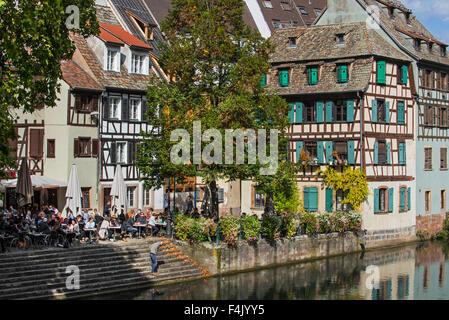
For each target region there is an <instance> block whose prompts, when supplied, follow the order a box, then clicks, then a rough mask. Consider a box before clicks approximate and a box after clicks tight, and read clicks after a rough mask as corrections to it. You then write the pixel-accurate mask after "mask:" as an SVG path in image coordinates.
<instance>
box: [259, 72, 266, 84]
mask: <svg viewBox="0 0 449 320" xmlns="http://www.w3.org/2000/svg"><path fill="white" fill-rule="evenodd" d="M266 85H267V75H266V74H265V73H262V79H261V80H260V85H259V86H260V87H265V86H266Z"/></svg>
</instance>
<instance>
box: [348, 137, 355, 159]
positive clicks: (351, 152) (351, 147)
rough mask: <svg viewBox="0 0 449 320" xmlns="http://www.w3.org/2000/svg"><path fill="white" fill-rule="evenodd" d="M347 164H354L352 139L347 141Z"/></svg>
mask: <svg viewBox="0 0 449 320" xmlns="http://www.w3.org/2000/svg"><path fill="white" fill-rule="evenodd" d="M348 164H355V152H354V141H348Z"/></svg>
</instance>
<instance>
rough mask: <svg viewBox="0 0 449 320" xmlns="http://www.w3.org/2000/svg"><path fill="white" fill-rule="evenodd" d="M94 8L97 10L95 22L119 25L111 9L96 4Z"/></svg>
mask: <svg viewBox="0 0 449 320" xmlns="http://www.w3.org/2000/svg"><path fill="white" fill-rule="evenodd" d="M95 8H96V9H97V20H98V21H99V22H103V23H107V24H113V25H116V26H119V25H120V22H119V21H118V20H117V18H116V17H115V15H114V13H113V12H112V10H111V8H109V7H107V6H101V5H98V4H96V5H95Z"/></svg>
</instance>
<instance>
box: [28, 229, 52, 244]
mask: <svg viewBox="0 0 449 320" xmlns="http://www.w3.org/2000/svg"><path fill="white" fill-rule="evenodd" d="M29 235H30V237H31V242H32V244H33V246H38V245H45V242H44V240H45V237H46V236H48V234H45V233H38V232H32V233H30V234H29Z"/></svg>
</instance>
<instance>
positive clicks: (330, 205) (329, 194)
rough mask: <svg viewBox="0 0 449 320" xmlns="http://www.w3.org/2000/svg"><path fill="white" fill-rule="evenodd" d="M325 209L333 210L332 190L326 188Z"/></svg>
mask: <svg viewBox="0 0 449 320" xmlns="http://www.w3.org/2000/svg"><path fill="white" fill-rule="evenodd" d="M326 211H327V212H332V211H334V190H333V189H331V188H326Z"/></svg>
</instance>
